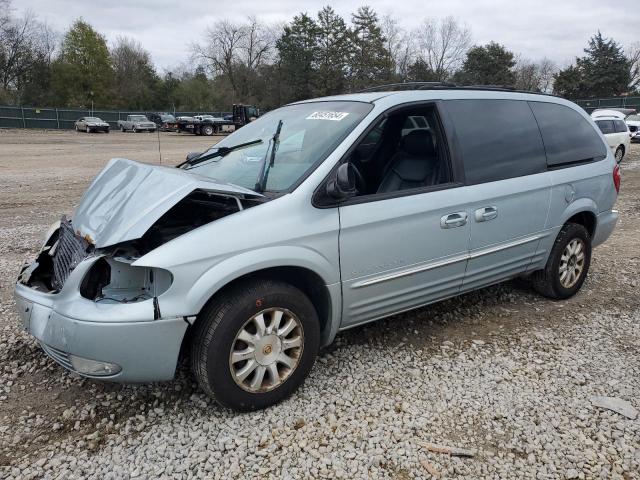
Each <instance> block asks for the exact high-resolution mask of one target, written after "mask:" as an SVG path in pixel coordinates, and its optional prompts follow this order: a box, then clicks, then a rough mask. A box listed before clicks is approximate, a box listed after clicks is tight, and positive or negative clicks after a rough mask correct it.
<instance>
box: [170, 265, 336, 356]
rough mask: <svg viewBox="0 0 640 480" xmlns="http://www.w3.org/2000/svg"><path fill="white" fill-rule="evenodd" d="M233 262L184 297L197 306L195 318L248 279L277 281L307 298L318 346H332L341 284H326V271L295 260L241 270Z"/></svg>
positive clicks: (200, 281) (327, 278) (247, 267)
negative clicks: (314, 315) (317, 332)
mask: <svg viewBox="0 0 640 480" xmlns="http://www.w3.org/2000/svg"><path fill="white" fill-rule="evenodd" d="M299 260H300V259H299ZM236 261H237V259H236ZM225 263H226V262H225ZM233 263H235V267H234V268H232V270H230V271H228V275H226V276H222V278H221V277H220V276H219V274H220V273H221V270H223V269H224V267H222V265H218V266H216V267H214V268H213V269H211V270H210V271H209V272H211V274H214V273H216V272H217V274H216V275H215V277H217V278H216V280H217V281H215V282H210V281H209V279H207V277H208V275H203V276H202V277H200V280H199V281H198V282H197V283H196V285H194V288H192V289H191V291H190V292H189V293H188V294H187V297H188V303H192V302H193V303H192V304H194V305H196V306H197V309H196V310H197V312H198V315H199V313H200V312H201V311H202V310H203V309H204V308H205V307H206V305H208V304H209V303H210V302H212V301H215V299H216V298H219V296H221V295H224V294H225V292H226V291H228V290H229V289H232V288H234V287H236V286H237V285H239V284H241V283H243V282H245V281H247V280H252V279H260V278H269V279H275V280H280V281H284V282H287V283H289V284H291V285H293V286H294V287H297V288H299V289H300V290H302V291H303V292H304V293H305V295H307V297H309V299H310V300H311V303H312V304H313V305H314V307H315V309H316V312H317V313H318V318H319V319H320V338H321V345H322V346H325V345H327V344H329V343H331V341H332V340H333V337H334V336H335V334H336V333H337V331H338V328H339V323H340V316H341V311H342V294H341V287H340V283H339V282H337V283H335V282H334V283H331V282H330V281H329V279H330V278H331V277H330V276H329V272H326V271H322V268H314V266H313V265H312V264H310V262H308V261H307V262H305V261H295V260H293V259H292V258H291V257H290V258H289V260H282V261H280V262H277V261H274V262H269V263H263V262H260V261H257V260H254V261H253V262H245V267H244V268H238V265H237V263H236V262H233ZM227 266H229V265H227ZM316 266H317V265H316ZM221 267H222V268H221ZM325 267H328V265H326V266H325ZM209 272H208V273H209ZM205 285H206V287H205ZM197 321H198V319H197V318H196V322H197ZM194 324H195V322H194ZM191 330H192V328H190V329H189V331H188V332H187V335H185V338H184V339H183V347H184V346H185V345H186V344H188V343H189V342H190V339H189V337H190V335H189V333H190V331H191Z"/></svg>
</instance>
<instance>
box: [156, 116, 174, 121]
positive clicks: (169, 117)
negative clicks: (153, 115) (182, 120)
mask: <svg viewBox="0 0 640 480" xmlns="http://www.w3.org/2000/svg"><path fill="white" fill-rule="evenodd" d="M160 120H162V121H163V122H175V121H176V119H175V117H174V116H173V115H160Z"/></svg>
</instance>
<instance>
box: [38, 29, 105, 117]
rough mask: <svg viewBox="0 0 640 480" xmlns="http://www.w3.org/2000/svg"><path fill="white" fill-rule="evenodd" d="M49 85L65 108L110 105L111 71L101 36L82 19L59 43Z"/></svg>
mask: <svg viewBox="0 0 640 480" xmlns="http://www.w3.org/2000/svg"><path fill="white" fill-rule="evenodd" d="M51 82H52V86H53V89H54V92H55V94H56V97H57V99H58V101H60V102H62V104H65V105H69V106H84V107H88V106H90V105H91V104H92V103H93V104H94V106H100V107H107V106H111V99H112V93H113V90H112V85H113V68H112V65H111V58H110V57H109V49H108V48H107V43H106V41H105V39H104V37H103V36H102V35H100V34H99V33H98V32H96V31H95V30H94V29H93V28H92V27H91V25H89V24H88V23H87V22H85V21H84V20H82V19H79V20H76V21H75V22H74V24H73V25H72V27H71V29H70V30H69V31H68V32H67V33H66V34H65V36H64V39H63V41H62V48H61V52H60V56H59V57H58V58H57V59H56V61H55V62H54V64H53V66H52V80H51Z"/></svg>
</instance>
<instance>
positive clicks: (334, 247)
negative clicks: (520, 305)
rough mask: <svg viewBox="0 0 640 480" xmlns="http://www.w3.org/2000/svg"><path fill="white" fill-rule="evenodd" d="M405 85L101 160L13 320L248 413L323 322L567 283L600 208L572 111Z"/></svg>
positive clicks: (575, 277) (93, 371) (31, 267)
mask: <svg viewBox="0 0 640 480" xmlns="http://www.w3.org/2000/svg"><path fill="white" fill-rule="evenodd" d="M426 85H427V87H426V89H420V90H414V91H397V90H394V89H393V86H383V87H378V88H379V89H378V90H377V91H375V92H372V93H359V94H351V95H340V96H334V97H328V98H321V99H317V100H308V101H304V102H298V103H296V104H291V105H287V106H285V107H282V108H279V109H277V110H273V111H271V112H269V113H267V114H266V115H264V116H262V117H260V118H257V119H256V120H255V121H252V122H250V123H248V124H246V125H245V126H243V127H242V128H240V129H239V130H238V131H236V132H235V133H233V134H232V135H230V136H228V137H226V138H225V139H223V140H222V141H221V142H219V143H218V144H216V145H214V146H213V147H211V148H210V149H209V150H208V151H206V152H203V153H201V154H198V153H193V154H190V155H189V156H188V158H187V160H185V162H183V163H182V164H180V165H178V166H177V167H178V168H169V167H166V166H159V165H151V164H146V163H139V162H135V161H131V160H126V159H122V158H116V159H113V160H111V161H110V162H109V163H108V164H107V165H106V167H105V168H104V170H103V171H102V172H101V173H100V174H99V175H98V176H97V177H96V179H95V180H94V181H93V183H92V184H91V186H90V187H89V189H88V190H87V192H86V193H85V194H84V196H83V197H82V199H81V200H80V203H79V205H78V206H77V208H76V210H75V212H74V213H73V216H72V218H71V219H70V220H69V219H67V218H66V217H62V219H61V220H60V221H58V222H56V223H55V224H54V225H52V227H51V228H50V230H49V232H48V233H47V234H46V236H45V240H44V243H43V247H42V248H41V250H40V252H39V254H38V256H37V258H36V259H35V260H34V261H33V262H32V263H31V264H26V265H25V266H24V267H23V268H22V269H21V271H20V274H19V277H18V279H17V282H16V285H15V297H16V305H17V308H18V311H19V314H20V318H21V321H22V325H23V327H24V329H25V330H26V331H28V332H30V333H31V334H32V335H33V336H35V337H36V338H37V339H38V341H39V344H40V345H41V347H42V349H43V350H44V351H45V352H46V353H47V354H48V355H49V356H50V357H51V358H53V359H54V360H56V361H57V362H58V363H60V364H61V365H62V366H64V367H65V368H67V369H69V370H71V371H74V372H76V373H79V374H81V375H84V376H87V377H90V378H95V379H104V380H112V381H121V382H146V381H156V380H168V379H171V378H172V377H173V376H174V374H175V370H176V365H177V360H178V356H179V353H180V352H181V351H185V350H187V351H189V352H190V355H191V366H192V369H193V372H194V375H195V377H196V378H197V380H198V382H199V384H200V386H201V388H202V389H203V391H204V392H206V393H207V394H209V395H211V396H212V397H214V398H215V399H216V400H217V401H218V402H220V403H221V404H222V405H225V406H227V407H230V408H235V409H238V410H254V409H259V408H264V407H266V406H269V405H272V404H274V403H276V402H278V401H280V400H282V399H284V398H285V397H287V396H288V395H290V394H291V393H292V392H293V391H295V389H296V388H297V387H298V386H299V385H300V384H301V383H302V382H303V381H304V379H305V377H306V376H307V374H308V373H309V371H310V370H311V367H312V365H313V363H314V361H315V358H316V355H317V353H318V349H319V348H320V347H321V346H326V345H329V344H330V343H331V342H332V341H333V339H334V338H335V336H336V334H337V333H338V332H339V331H341V330H345V329H349V328H352V327H356V326H358V325H362V324H365V323H367V322H371V321H374V320H377V319H380V318H384V317H387V316H390V315H393V314H396V313H399V312H404V311H407V310H410V309H414V308H417V307H421V306H423V305H427V304H430V303H433V302H436V301H439V300H443V299H445V298H450V297H453V296H456V295H459V294H462V293H465V292H469V291H472V290H476V289H479V288H482V287H485V286H487V285H492V284H495V283H498V282H501V281H505V280H508V279H511V278H514V277H518V276H529V278H530V280H531V283H532V285H533V286H534V288H535V289H536V290H537V291H538V292H539V293H541V294H542V295H545V296H547V297H550V298H553V299H558V300H559V299H566V298H569V297H571V296H573V295H575V294H576V293H577V292H578V291H579V290H580V288H581V286H582V284H583V282H584V281H585V278H586V277H587V272H588V270H589V265H590V260H591V253H592V248H594V247H596V246H598V245H600V244H601V243H603V242H604V241H605V240H606V239H607V238H608V237H609V236H610V235H611V233H612V232H613V230H614V227H615V225H616V222H617V219H618V213H617V211H616V210H615V209H614V205H615V202H616V198H617V195H618V191H619V188H620V167H619V166H618V165H616V162H615V159H614V156H613V153H612V151H611V150H610V149H609V148H607V145H606V143H605V141H604V139H603V137H602V135H601V134H600V132H598V130H597V127H596V125H595V124H594V123H593V120H592V119H591V118H590V117H589V116H588V115H587V114H586V113H585V112H584V110H582V109H581V108H580V107H578V106H577V105H575V104H573V103H571V102H569V101H567V100H564V99H561V98H558V97H553V96H547V95H544V94H533V93H519V92H513V91H508V90H505V91H502V90H500V89H497V88H486V89H480V88H478V87H474V88H473V89H467V88H464V87H459V88H446V86H443V87H440V88H431V86H432V84H426ZM407 119H411V120H409V122H408V123H409V125H410V127H409V128H405V126H406V125H407ZM416 119H420V120H418V121H417V122H416ZM421 120H424V122H425V124H426V126H424V125H422V127H421V124H422V121H421ZM403 131H404V133H403ZM363 145H364V146H366V148H362V146H363ZM524 213H526V214H524ZM248 232H258V233H257V234H248ZM212 239H214V240H215V241H213V240H212Z"/></svg>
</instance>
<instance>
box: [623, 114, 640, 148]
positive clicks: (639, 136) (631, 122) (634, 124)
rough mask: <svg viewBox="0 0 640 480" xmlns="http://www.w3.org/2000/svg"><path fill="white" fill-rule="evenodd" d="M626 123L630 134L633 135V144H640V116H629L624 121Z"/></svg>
mask: <svg viewBox="0 0 640 480" xmlns="http://www.w3.org/2000/svg"><path fill="white" fill-rule="evenodd" d="M624 123H626V124H627V127H629V133H631V141H632V142H640V115H638V114H633V115H629V116H628V117H627V118H625V119H624Z"/></svg>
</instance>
